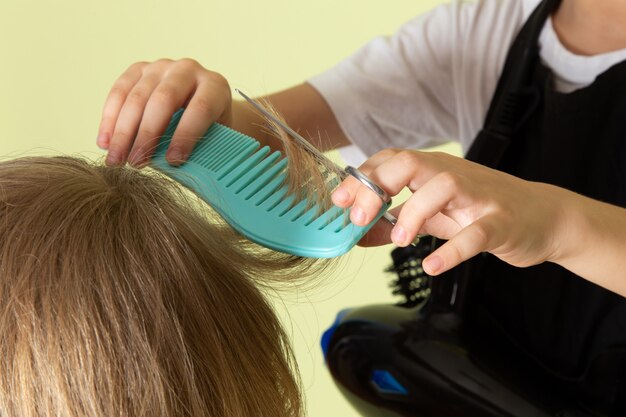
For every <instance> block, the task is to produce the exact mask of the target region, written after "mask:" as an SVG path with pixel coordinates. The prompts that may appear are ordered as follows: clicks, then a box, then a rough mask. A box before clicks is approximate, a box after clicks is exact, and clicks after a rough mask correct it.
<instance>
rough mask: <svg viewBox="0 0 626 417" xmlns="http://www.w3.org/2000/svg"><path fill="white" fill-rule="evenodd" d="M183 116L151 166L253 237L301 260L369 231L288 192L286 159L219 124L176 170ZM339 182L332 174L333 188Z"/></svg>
mask: <svg viewBox="0 0 626 417" xmlns="http://www.w3.org/2000/svg"><path fill="white" fill-rule="evenodd" d="M181 113H182V111H181V112H178V113H177V114H175V115H174V117H173V118H172V122H171V124H170V126H168V128H167V130H166V133H165V135H164V136H163V138H162V139H161V142H160V143H159V145H158V146H157V149H156V150H155V154H154V156H153V159H152V161H151V165H152V166H153V167H154V168H156V169H158V170H160V171H161V172H163V173H165V174H167V175H169V176H170V177H172V178H173V179H175V180H177V181H178V182H180V183H181V184H183V185H185V186H186V187H188V188H190V189H191V190H192V191H194V192H195V193H196V194H197V195H198V196H199V197H200V198H202V199H203V200H204V201H206V202H207V203H208V204H210V205H211V206H212V207H213V208H214V209H215V210H216V211H217V212H218V213H219V214H220V215H221V216H222V217H223V218H224V220H226V221H227V222H228V223H229V224H230V225H231V226H232V227H233V228H234V229H236V230H237V231H239V232H240V233H241V234H243V235H245V236H246V237H247V238H248V239H250V240H252V241H254V242H256V243H259V244H261V245H264V246H266V247H268V248H271V249H275V250H278V251H282V252H287V253H290V254H292V255H296V256H309V257H320V258H327V257H333V256H338V255H341V254H343V253H345V252H347V251H348V250H349V249H350V248H351V247H352V246H354V245H355V244H356V243H357V242H358V241H359V240H360V238H361V237H362V236H363V234H365V232H366V231H367V230H368V228H367V227H366V228H363V227H358V226H355V225H353V224H351V223H350V222H349V221H348V212H347V211H345V210H342V209H340V208H338V207H335V206H333V207H331V208H330V209H329V210H326V211H324V212H322V211H321V209H320V207H319V206H318V205H316V204H313V203H312V202H311V201H309V200H308V199H306V198H301V197H297V196H295V195H293V194H289V192H288V185H287V174H288V173H287V162H288V161H287V158H286V157H283V155H282V154H281V153H280V152H271V150H270V148H269V147H267V146H265V147H260V144H259V143H258V142H257V141H256V140H254V139H252V138H250V137H248V136H245V135H243V134H241V133H239V132H236V131H234V130H231V129H229V128H227V127H224V126H221V125H218V124H213V125H212V126H211V127H210V128H209V130H208V131H207V133H206V134H205V135H204V137H203V139H202V140H201V141H200V142H198V144H197V145H196V147H195V149H194V151H193V153H192V154H191V156H190V157H189V159H188V161H187V163H185V164H183V165H181V166H179V167H172V166H171V165H169V164H168V163H167V161H166V160H165V153H166V151H167V147H168V145H169V141H170V139H171V136H172V135H173V133H174V130H175V128H176V126H177V123H178V121H179V120H180V116H181ZM338 181H339V179H338V178H336V177H333V175H327V181H326V183H327V185H328V186H329V187H332V186H334V185H336V183H337V182H338ZM385 209H386V207H385V208H384V209H383V210H381V212H380V213H379V217H380V216H381V215H382V214H383V213H384V210H385ZM372 224H373V223H372Z"/></svg>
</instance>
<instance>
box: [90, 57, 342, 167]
mask: <svg viewBox="0 0 626 417" xmlns="http://www.w3.org/2000/svg"><path fill="white" fill-rule="evenodd" d="M265 98H267V99H268V100H269V101H270V103H271V104H272V105H273V106H274V107H275V108H276V110H278V111H279V113H281V114H282V115H283V117H285V119H286V120H287V122H288V123H289V124H290V125H291V127H293V128H294V129H296V130H299V131H302V132H303V133H304V134H305V135H307V134H308V135H311V138H312V142H313V143H314V145H316V146H318V147H320V148H322V149H324V150H326V149H332V148H335V147H338V146H342V145H346V144H348V139H347V138H346V136H345V135H344V134H343V132H342V131H341V129H340V127H339V124H338V123H337V120H336V119H335V116H334V115H333V113H332V111H331V109H330V107H329V106H328V104H327V103H326V101H324V99H323V98H322V96H321V95H320V94H319V93H318V92H317V91H316V90H315V89H314V88H313V87H311V86H310V85H309V84H300V85H298V86H296V87H292V88H290V89H287V90H285V91H282V92H280V93H277V94H273V95H270V96H268V97H265ZM181 107H185V108H186V111H185V114H184V115H183V117H182V119H181V121H180V124H179V126H178V128H177V129H176V132H175V133H174V137H173V138H172V143H171V144H170V147H169V149H168V153H167V158H168V161H170V162H171V163H173V164H179V163H182V162H184V161H185V160H186V159H187V157H188V156H189V154H190V153H191V151H192V150H193V147H194V146H195V143H196V142H197V140H198V138H200V137H201V136H202V135H203V134H204V133H205V132H206V130H207V129H208V128H209V126H210V125H211V124H212V123H213V122H219V123H222V124H225V125H227V126H231V127H233V128H234V129H236V130H239V131H241V132H243V133H246V134H248V135H250V136H252V137H255V138H257V139H259V140H260V141H261V142H264V143H269V144H270V145H278V143H279V142H278V141H275V140H273V139H272V138H271V137H270V136H269V135H267V134H266V133H264V132H263V129H262V126H263V120H262V119H261V117H260V116H259V115H257V114H255V113H254V112H253V111H252V109H251V108H250V107H249V106H247V105H246V104H245V103H242V102H240V101H233V100H232V97H231V90H230V86H229V85H228V82H227V81H226V79H225V78H224V77H222V76H221V75H220V74H217V73H215V72H212V71H209V70H207V69H205V68H203V67H202V66H201V65H200V64H198V63H197V62H196V61H194V60H191V59H182V60H179V61H172V60H167V59H162V60H159V61H155V62H152V63H146V62H138V63H136V64H133V65H131V66H130V67H129V68H128V69H127V70H126V71H125V72H124V73H123V74H122V76H120V78H119V79H118V80H117V81H116V82H115V84H114V85H113V87H112V89H111V92H110V93H109V96H108V97H107V100H106V102H105V105H104V109H103V112H102V121H101V122H100V128H99V132H98V139H97V143H98V146H100V147H101V148H103V149H107V150H108V156H107V160H106V161H107V163H108V164H110V165H118V164H123V163H124V162H126V161H127V160H128V161H129V162H130V163H131V164H133V165H135V166H142V165H144V164H145V163H146V162H147V161H148V159H149V158H150V156H151V154H152V150H153V149H154V147H155V145H156V143H157V141H158V138H159V137H160V136H161V135H162V134H163V132H164V131H165V129H166V127H167V125H168V123H169V121H170V118H171V117H172V114H173V113H174V112H175V111H176V110H178V109H179V108H181ZM326 135H328V138H329V141H325V140H323V139H324V138H326ZM320 138H321V139H320Z"/></svg>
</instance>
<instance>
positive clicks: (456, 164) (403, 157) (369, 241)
mask: <svg viewBox="0 0 626 417" xmlns="http://www.w3.org/2000/svg"><path fill="white" fill-rule="evenodd" d="M361 170H362V171H363V172H364V173H366V174H367V175H368V176H369V177H370V178H371V179H372V180H373V181H374V182H376V183H377V184H379V185H380V186H381V187H382V188H384V189H385V190H386V191H387V192H388V193H389V194H390V195H396V194H398V193H399V192H400V191H401V190H402V189H403V188H404V187H408V188H409V189H410V190H411V191H413V195H412V196H411V197H410V198H409V199H408V200H407V201H406V202H405V203H404V204H403V205H402V206H400V207H398V208H396V209H394V210H392V212H394V213H395V214H398V213H399V214H398V223H397V225H396V226H395V227H394V228H393V229H392V228H391V225H390V224H388V222H384V221H380V222H378V224H377V225H376V226H375V227H374V228H373V229H372V230H371V231H370V233H368V235H367V236H366V239H365V241H364V242H363V243H364V244H365V245H368V246H371V245H379V244H384V243H389V242H390V240H391V241H393V243H395V244H396V245H398V246H406V245H408V244H409V243H410V242H411V241H412V240H413V239H414V238H415V236H416V235H417V234H418V233H425V234H430V235H434V236H437V237H439V238H442V239H449V240H448V242H447V243H445V244H444V245H443V246H441V247H440V248H439V249H437V250H436V251H435V252H434V253H433V254H431V255H430V256H429V257H428V258H426V259H425V261H424V268H425V270H426V271H427V272H428V273H429V274H432V275H436V274H439V273H441V272H444V271H446V270H448V269H450V268H452V267H453V266H456V265H457V264H459V263H460V262H462V261H464V260H467V259H469V258H471V257H472V256H474V255H476V254H478V253H480V252H491V253H493V254H494V255H496V256H498V257H499V258H501V259H502V260H504V261H506V262H508V263H510V264H513V265H516V266H529V265H534V264H538V263H541V262H544V261H546V260H550V259H552V258H554V257H555V256H556V254H555V247H554V244H553V241H554V237H555V236H557V235H558V234H559V233H560V231H559V230H557V229H558V228H562V225H561V223H562V222H561V221H560V219H561V217H562V216H560V213H559V211H560V207H561V203H560V201H559V199H560V197H559V196H560V195H561V193H559V192H557V190H561V189H559V188H557V187H553V186H550V185H547V184H542V183H534V182H529V181H524V180H521V179H519V178H516V177H513V176H511V175H508V174H505V173H502V172H499V171H496V170H493V169H489V168H486V167H484V166H482V165H478V164H475V163H472V162H469V161H467V160H464V159H462V158H457V157H454V156H451V155H448V154H444V153H437V152H433V153H430V152H429V153H425V152H416V151H407V150H395V149H388V150H385V151H382V152H379V153H377V154H376V155H374V156H373V157H372V158H370V159H369V160H368V161H367V162H366V163H365V164H364V165H363V166H362V167H361ZM563 191H564V190H563ZM333 202H334V203H335V204H336V205H338V206H340V207H351V221H352V222H353V223H354V224H357V225H365V224H368V223H369V222H370V221H371V220H372V219H373V218H374V216H375V215H376V213H378V211H379V209H380V207H381V201H380V199H379V198H378V197H377V196H376V195H375V194H374V193H373V192H371V191H370V190H368V189H367V188H365V187H364V186H362V185H361V184H360V183H359V182H358V181H357V180H355V179H354V178H348V179H347V180H346V181H344V182H343V183H342V184H341V185H340V187H339V188H338V189H337V190H336V191H335V192H334V194H333Z"/></svg>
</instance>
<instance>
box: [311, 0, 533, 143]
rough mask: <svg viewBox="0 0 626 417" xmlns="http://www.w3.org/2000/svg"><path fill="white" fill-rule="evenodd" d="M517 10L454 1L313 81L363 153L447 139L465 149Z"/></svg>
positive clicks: (513, 4) (496, 1) (508, 4)
mask: <svg viewBox="0 0 626 417" xmlns="http://www.w3.org/2000/svg"><path fill="white" fill-rule="evenodd" d="M520 10H521V7H520V6H519V2H517V1H516V0H508V1H501V0H477V1H474V2H468V1H464V0H455V1H453V2H452V3H450V4H444V5H441V6H439V7H437V8H435V9H433V10H432V11H431V12H429V13H426V14H424V15H421V16H418V17H416V18H414V19H412V20H410V21H409V22H407V23H406V24H404V25H403V26H402V27H400V29H399V30H398V31H397V32H396V33H395V34H393V35H392V36H387V37H378V38H375V39H373V40H372V41H371V42H369V43H368V44H366V45H365V46H364V47H362V48H361V49H360V50H358V51H357V52H356V53H355V54H353V55H352V56H351V57H349V58H347V59H346V60H344V61H342V62H341V63H339V64H338V65H336V66H335V67H334V68H331V69H330V70H328V71H326V72H324V73H322V74H320V75H318V76H316V77H314V78H312V79H310V80H309V83H310V84H311V85H312V86H313V87H314V88H316V89H317V90H318V91H319V92H320V93H321V94H322V96H323V97H324V98H325V99H326V101H327V102H328V104H329V105H330V107H331V109H332V111H333V113H334V114H335V116H336V117H337V120H338V121H339V124H340V126H341V128H342V129H343V131H344V133H345V134H346V135H347V136H348V138H349V139H350V140H351V141H352V143H353V144H355V145H356V146H357V147H358V148H359V149H360V151H362V152H363V153H364V154H365V155H372V154H374V153H376V152H377V151H379V150H381V149H384V148H389V147H396V148H408V149H417V148H424V147H429V146H433V145H437V144H441V143H444V142H447V141H449V140H459V141H461V142H462V144H463V147H464V148H467V145H468V143H469V141H471V139H470V138H473V135H474V134H475V133H476V132H477V130H478V129H479V128H480V126H481V124H482V120H483V118H484V115H485V114H486V111H487V108H488V105H489V101H490V99H491V95H492V94H493V91H494V90H495V86H496V84H497V80H498V77H499V73H500V71H501V68H502V65H503V62H504V58H505V57H506V52H507V50H508V47H509V46H510V42H511V40H512V38H513V37H514V35H515V33H516V31H517V28H518V27H519V26H520V23H521V18H520V17H521V15H520V13H519V12H520ZM518 15H520V16H518Z"/></svg>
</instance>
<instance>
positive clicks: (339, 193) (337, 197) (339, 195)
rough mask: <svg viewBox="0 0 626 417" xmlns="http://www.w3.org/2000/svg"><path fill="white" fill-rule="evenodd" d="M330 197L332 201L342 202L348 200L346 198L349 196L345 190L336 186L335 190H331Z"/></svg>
mask: <svg viewBox="0 0 626 417" xmlns="http://www.w3.org/2000/svg"><path fill="white" fill-rule="evenodd" d="M331 198H332V200H333V202H335V203H339V204H343V203H345V202H346V201H348V199H349V198H350V193H348V192H347V191H346V190H344V189H342V188H338V189H336V190H335V191H333V194H332V196H331Z"/></svg>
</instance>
